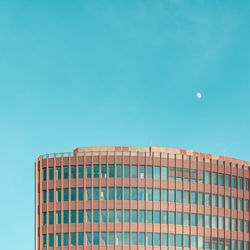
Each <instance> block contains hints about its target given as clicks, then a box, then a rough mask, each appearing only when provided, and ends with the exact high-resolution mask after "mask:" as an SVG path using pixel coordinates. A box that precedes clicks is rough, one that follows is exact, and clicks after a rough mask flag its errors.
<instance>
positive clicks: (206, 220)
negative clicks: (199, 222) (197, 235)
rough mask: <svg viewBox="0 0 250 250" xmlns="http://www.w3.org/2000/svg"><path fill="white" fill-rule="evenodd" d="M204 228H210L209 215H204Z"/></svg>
mask: <svg viewBox="0 0 250 250" xmlns="http://www.w3.org/2000/svg"><path fill="white" fill-rule="evenodd" d="M205 227H206V228H210V215H205Z"/></svg>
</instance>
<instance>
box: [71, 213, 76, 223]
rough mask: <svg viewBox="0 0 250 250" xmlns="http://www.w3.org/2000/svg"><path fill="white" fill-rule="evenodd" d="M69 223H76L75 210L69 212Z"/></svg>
mask: <svg viewBox="0 0 250 250" xmlns="http://www.w3.org/2000/svg"><path fill="white" fill-rule="evenodd" d="M71 223H76V210H71Z"/></svg>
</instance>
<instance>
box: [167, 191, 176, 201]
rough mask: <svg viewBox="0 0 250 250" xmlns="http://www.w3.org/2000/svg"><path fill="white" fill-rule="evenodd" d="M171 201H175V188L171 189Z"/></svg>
mask: <svg viewBox="0 0 250 250" xmlns="http://www.w3.org/2000/svg"><path fill="white" fill-rule="evenodd" d="M168 197H169V202H175V190H169V195H168Z"/></svg>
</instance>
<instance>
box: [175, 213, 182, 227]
mask: <svg viewBox="0 0 250 250" xmlns="http://www.w3.org/2000/svg"><path fill="white" fill-rule="evenodd" d="M176 225H182V213H179V212H177V213H176Z"/></svg>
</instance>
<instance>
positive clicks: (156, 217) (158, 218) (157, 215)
mask: <svg viewBox="0 0 250 250" xmlns="http://www.w3.org/2000/svg"><path fill="white" fill-rule="evenodd" d="M154 223H155V224H160V223H161V216H160V211H154Z"/></svg>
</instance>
